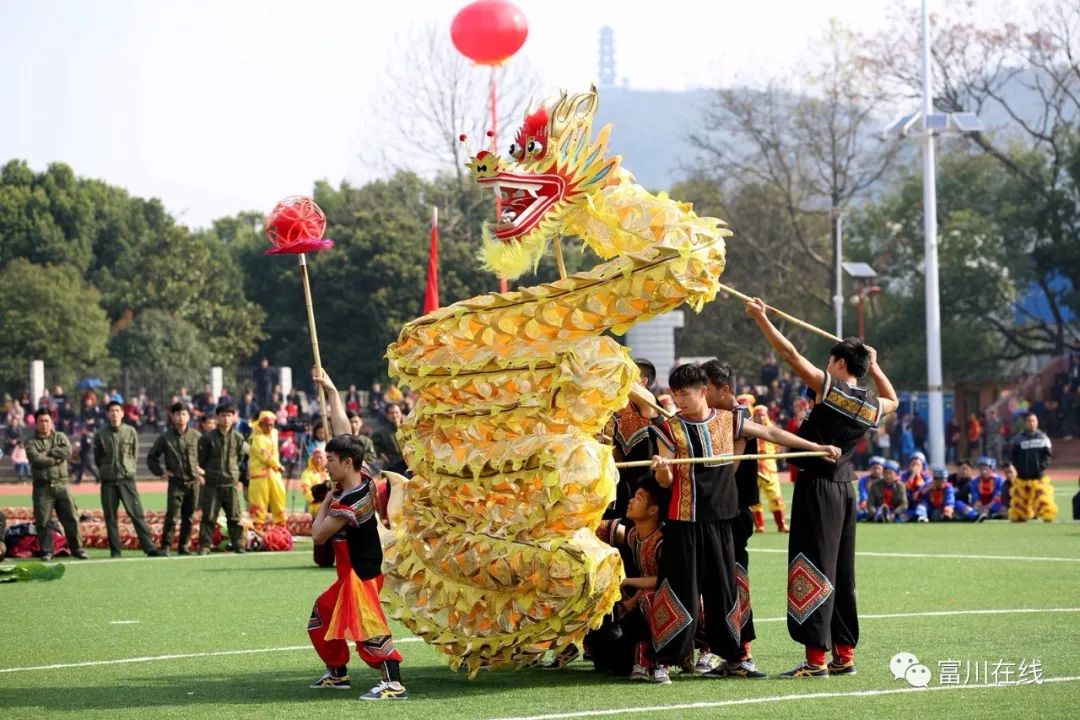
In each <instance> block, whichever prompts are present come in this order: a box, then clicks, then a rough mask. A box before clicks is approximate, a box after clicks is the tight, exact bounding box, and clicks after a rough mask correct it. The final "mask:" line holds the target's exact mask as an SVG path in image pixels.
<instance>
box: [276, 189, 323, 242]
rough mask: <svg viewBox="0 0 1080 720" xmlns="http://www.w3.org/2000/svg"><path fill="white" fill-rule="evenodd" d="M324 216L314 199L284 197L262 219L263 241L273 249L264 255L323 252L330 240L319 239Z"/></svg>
mask: <svg viewBox="0 0 1080 720" xmlns="http://www.w3.org/2000/svg"><path fill="white" fill-rule="evenodd" d="M325 232H326V215H325V214H324V213H323V211H322V208H320V207H319V206H318V205H317V204H316V203H315V201H314V200H312V199H311V198H308V197H302V196H299V195H293V196H291V197H287V198H285V199H284V200H282V201H281V202H279V203H278V204H277V205H275V206H274V209H273V210H271V211H270V214H269V215H267V216H266V239H267V240H269V241H270V244H271V245H272V246H273V247H271V248H270V249H269V250H267V251H266V254H267V255H299V254H300V253H305V252H315V251H318V250H326V249H327V248H331V247H333V246H334V241H333V240H325V239H323V233H325Z"/></svg>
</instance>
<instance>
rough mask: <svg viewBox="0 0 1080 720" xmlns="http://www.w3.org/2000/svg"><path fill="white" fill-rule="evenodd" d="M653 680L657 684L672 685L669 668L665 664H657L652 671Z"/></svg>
mask: <svg viewBox="0 0 1080 720" xmlns="http://www.w3.org/2000/svg"><path fill="white" fill-rule="evenodd" d="M651 680H652V682H653V683H655V684H657V685H670V684H671V676H670V675H668V671H667V668H666V667H664V666H663V665H657V666H656V667H654V668H653V671H652V678H651Z"/></svg>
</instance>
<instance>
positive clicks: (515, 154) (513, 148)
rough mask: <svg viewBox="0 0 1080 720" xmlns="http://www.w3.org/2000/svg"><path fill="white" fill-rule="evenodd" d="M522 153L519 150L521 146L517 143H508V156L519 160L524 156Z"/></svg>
mask: <svg viewBox="0 0 1080 720" xmlns="http://www.w3.org/2000/svg"><path fill="white" fill-rule="evenodd" d="M524 155H525V154H524V153H523V152H522V151H521V146H520V145H518V144H517V143H510V157H512V158H514V159H516V160H521V158H522V157H524Z"/></svg>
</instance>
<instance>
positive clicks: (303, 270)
mask: <svg viewBox="0 0 1080 720" xmlns="http://www.w3.org/2000/svg"><path fill="white" fill-rule="evenodd" d="M296 257H297V258H298V259H299V260H300V284H301V285H303V286H304V307H306V308H307V324H308V334H309V335H311V352H312V354H314V355H315V371H316V377H322V358H321V357H320V356H319V336H318V335H317V334H316V332H315V310H314V309H313V308H312V306H311V283H310V282H309V281H308V271H307V255H306V254H305V253H300V254H299V255H297V256H296ZM316 385H318V388H319V408H320V410H321V415H322V425H323V432H324V433H325V435H326V439H327V440H330V438H331V437H333V436H332V435H331V433H330V408H329V407H328V406H327V404H326V391H325V390H323V386H322V385H321V384H320V383H316Z"/></svg>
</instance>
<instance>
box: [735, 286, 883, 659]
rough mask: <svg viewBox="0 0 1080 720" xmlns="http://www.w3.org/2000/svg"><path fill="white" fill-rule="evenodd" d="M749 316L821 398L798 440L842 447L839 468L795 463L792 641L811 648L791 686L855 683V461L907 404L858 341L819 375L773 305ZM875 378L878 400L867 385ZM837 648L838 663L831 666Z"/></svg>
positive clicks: (755, 304)
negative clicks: (778, 323)
mask: <svg viewBox="0 0 1080 720" xmlns="http://www.w3.org/2000/svg"><path fill="white" fill-rule="evenodd" d="M746 312H747V314H748V315H750V317H751V318H753V320H754V321H755V322H756V323H757V325H758V327H759V328H760V329H761V331H762V333H763V334H764V335H765V338H766V340H768V342H769V345H771V346H772V348H773V350H774V351H776V353H777V355H778V356H779V357H781V358H782V359H783V360H784V361H785V362H786V363H787V364H788V365H789V366H790V367H791V368H792V369H793V370H794V371H795V372H796V373H798V375H799V377H801V378H802V380H803V382H804V383H806V386H807V387H808V388H809V389H810V390H811V391H813V392H814V393H815V396H816V397H817V402H816V403H814V408H813V410H811V411H810V415H809V417H807V418H806V420H805V421H804V422H803V423H802V425H800V426H799V432H798V435H799V437H800V438H805V439H807V440H811V441H814V442H819V443H829V444H831V445H836V446H838V447H839V448H840V449H841V451H842V454H841V455H840V457H839V459H838V460H837V461H836V462H835V463H828V462H824V461H823V460H821V459H818V458H800V459H798V460H795V461H793V462H795V463H796V464H797V465H798V467H799V480H798V482H797V483H795V495H794V497H793V498H792V503H791V535H790V538H789V541H788V593H787V594H788V598H787V599H788V634H790V635H791V638H792V639H793V640H795V641H796V642H798V643H800V644H802V645H803V646H804V647H805V651H806V659H805V661H804V662H802V663H800V664H799V665H797V666H796V667H794V668H793V669H792V670H790V671H788V672H786V673H782V674H781V675H780V677H784V678H826V677H829V676H830V675H854V674H855V672H856V670H855V646H856V644H857V643H858V642H859V616H858V610H857V609H856V604H855V517H856V513H857V511H858V503H857V499H856V491H855V483H854V482H853V480H854V470H853V468H852V457H853V456H854V454H855V446H856V445H857V444H858V442H859V439H860V438H862V436H863V435H864V434H865V433H866V431H867V430H869V429H871V428H875V427H878V425H879V424H880V422H881V420H882V419H883V418H884V417H885V415H887V414H889V413H891V412H893V411H895V410H896V408H897V406H898V405H899V403H898V402H897V399H896V392H895V391H894V390H893V387H892V384H891V383H890V382H889V379H888V378H887V377H886V376H885V373H884V372H883V371H882V370H881V368H880V367H879V366H878V364H877V353H876V352H875V351H874V349H873V348H871V347H868V346H866V345H864V344H863V342H862V341H861V340H859V339H858V338H848V339H847V340H844V341H843V342H840V343H837V344H836V345H834V346H833V348H832V349H831V350H830V352H829V361H828V363H827V364H826V366H825V368H824V369H821V368H818V367H815V366H814V365H813V363H811V362H810V361H809V360H807V359H806V358H804V357H803V356H802V355H800V354H799V352H798V351H797V350H796V349H795V346H794V345H793V344H792V343H791V341H790V340H788V339H787V338H786V337H784V335H783V334H782V333H781V332H780V331H779V330H777V329H776V327H775V326H774V325H773V324H772V322H771V321H770V320H769V318H768V316H767V315H766V314H765V313H766V306H765V303H764V302H762V301H761V300H760V299H758V298H753V299H752V300H750V301H748V302H747V303H746ZM868 372H869V374H870V377H871V378H872V379H873V381H874V386H875V388H876V389H877V398H876V399H874V398H873V397H871V396H870V394H869V393H868V392H867V390H866V388H861V387H859V386H858V382H859V380H860V379H861V378H862V377H864V376H865V375H866V374H867V373H868ZM830 648H832V650H833V660H832V662H830V663H829V664H828V665H826V662H825V654H826V652H827V651H828V650H829V649H830Z"/></svg>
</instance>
